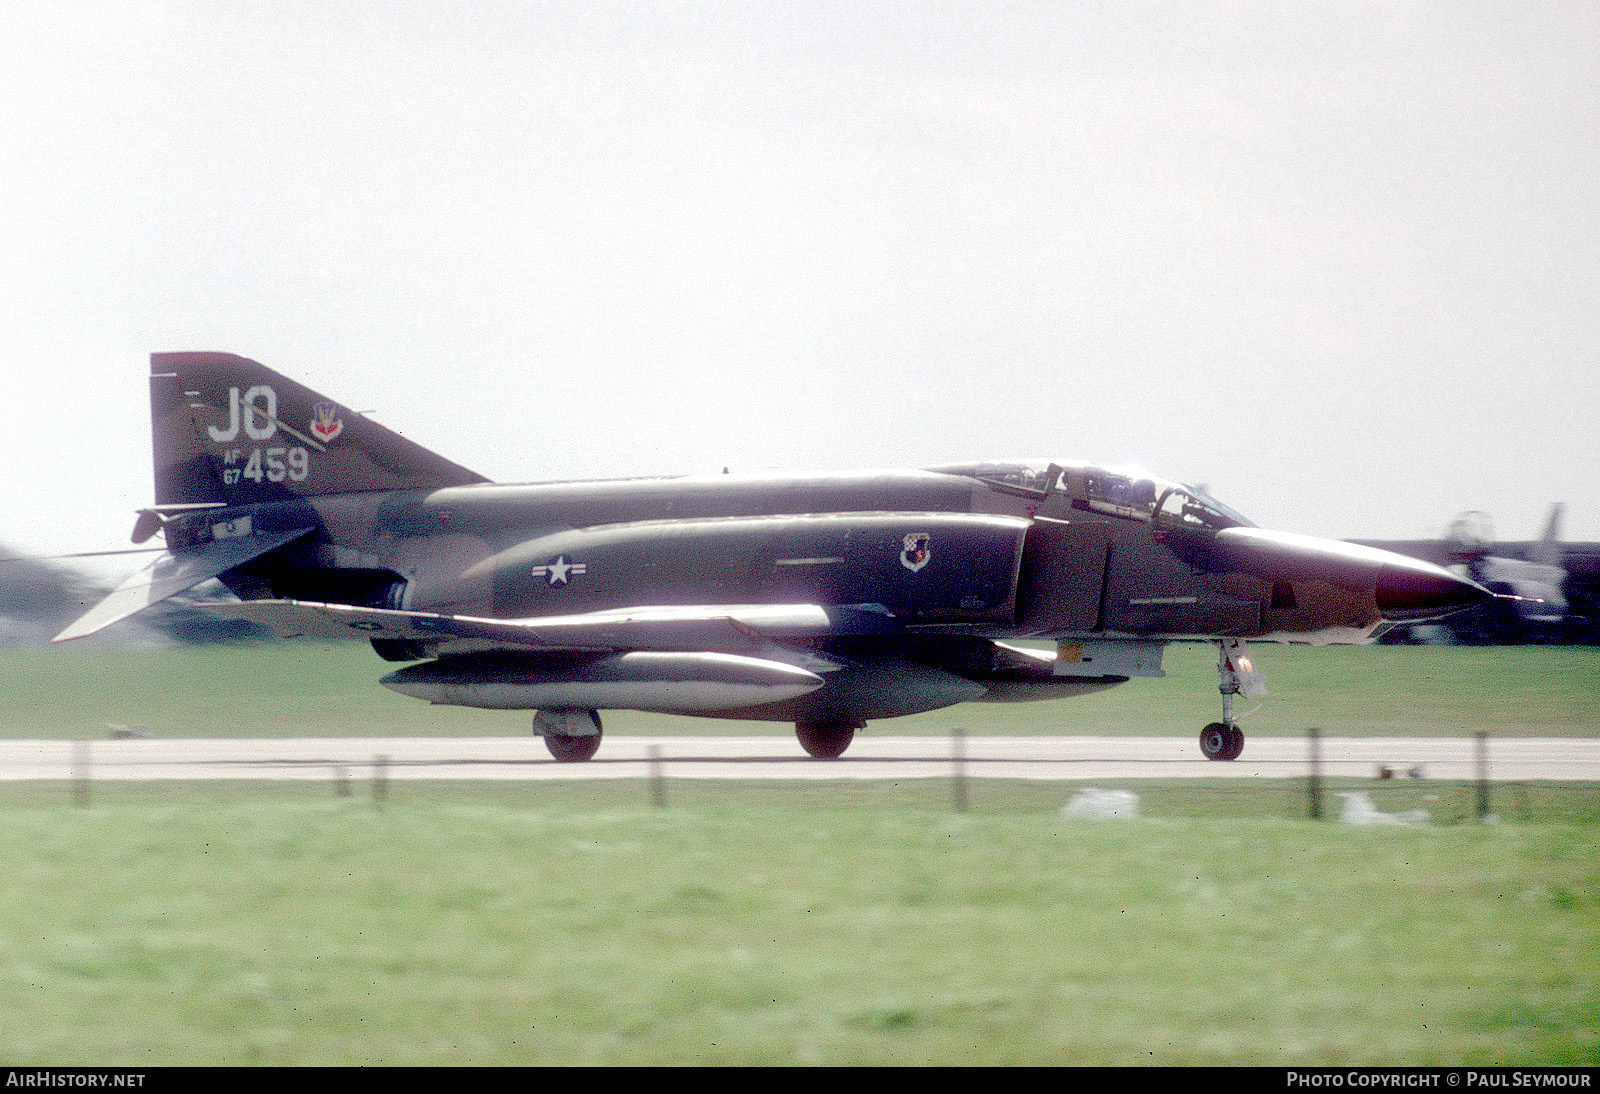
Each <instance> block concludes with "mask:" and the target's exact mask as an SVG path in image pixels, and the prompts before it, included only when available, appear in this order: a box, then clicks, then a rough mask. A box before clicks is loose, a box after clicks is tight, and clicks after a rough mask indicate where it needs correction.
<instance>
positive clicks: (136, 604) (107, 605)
mask: <svg viewBox="0 0 1600 1094" xmlns="http://www.w3.org/2000/svg"><path fill="white" fill-rule="evenodd" d="M310 531H311V529H310V528H294V529H290V530H289V531H286V532H273V533H270V534H267V535H250V536H235V537H232V538H228V539H218V540H213V541H212V542H210V543H205V544H202V545H201V546H199V547H195V548H191V549H187V550H184V551H178V552H173V551H168V552H165V553H164V554H161V555H160V556H158V557H157V558H156V559H155V561H154V562H152V563H150V565H148V566H146V567H145V568H144V569H143V570H140V571H139V572H138V573H136V574H134V575H133V576H132V577H130V578H129V579H128V580H127V581H124V582H123V583H122V584H121V585H119V586H118V587H117V588H116V589H115V590H114V591H113V592H112V593H111V594H110V595H109V596H107V597H106V598H105V599H104V600H102V601H100V603H98V604H96V605H95V606H94V607H92V608H90V609H89V610H88V611H87V612H85V613H84V614H83V615H81V616H79V617H78V618H77V619H76V620H75V621H74V622H73V623H72V624H70V625H69V626H68V627H67V628H66V630H64V631H62V632H61V633H60V634H58V635H56V636H55V638H54V639H52V641H54V642H66V641H68V640H70V639H73V638H84V637H86V636H88V635H91V634H94V633H95V632H96V631H99V630H104V629H105V628H106V627H109V626H111V624H113V623H116V622H117V621H119V620H122V619H126V618H128V616H130V615H133V614H134V613H135V612H139V611H143V610H144V609H145V608H148V607H149V606H150V605H152V604H155V603H158V602H159V601H162V600H165V599H166V598H167V597H169V596H173V595H176V594H177V593H181V592H183V591H184V590H185V589H192V588H194V586H196V585H198V584H200V583H201V582H202V581H209V580H210V579H211V578H213V577H216V576H217V575H218V574H224V573H227V572H228V571H229V570H231V569H233V568H234V567H235V566H243V565H244V564H245V563H246V562H249V561H250V560H251V559H253V558H259V557H260V556H262V555H264V554H266V553H267V552H268V551H275V550H277V549H278V548H279V547H282V546H283V545H284V544H286V543H291V542H293V541H294V540H297V539H299V538H300V537H301V536H303V535H305V534H306V533H308V532H310Z"/></svg>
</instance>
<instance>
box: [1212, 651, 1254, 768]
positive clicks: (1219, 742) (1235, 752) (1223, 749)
mask: <svg viewBox="0 0 1600 1094" xmlns="http://www.w3.org/2000/svg"><path fill="white" fill-rule="evenodd" d="M1217 681H1218V690H1219V691H1221V692H1222V721H1220V722H1212V723H1211V724H1210V725H1208V726H1206V728H1204V729H1202V730H1201V731H1200V752H1201V754H1202V755H1204V756H1205V758H1206V759H1208V760H1237V759H1238V758H1239V753H1241V752H1243V751H1244V731H1243V730H1241V729H1240V728H1239V726H1238V725H1237V724H1236V723H1235V722H1234V720H1233V697H1234V696H1235V695H1243V696H1245V697H1247V698H1250V699H1259V698H1261V697H1262V696H1264V695H1266V694H1267V683H1266V679H1265V678H1264V677H1263V676H1262V675H1261V674H1260V673H1259V672H1257V671H1256V667H1255V663H1254V662H1253V661H1251V660H1250V650H1249V648H1248V647H1247V646H1246V645H1245V644H1244V643H1243V642H1241V641H1239V640H1238V639H1237V638H1227V639H1224V640H1222V641H1221V642H1218V643H1217Z"/></svg>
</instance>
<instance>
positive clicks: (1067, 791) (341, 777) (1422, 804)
mask: <svg viewBox="0 0 1600 1094" xmlns="http://www.w3.org/2000/svg"><path fill="white" fill-rule="evenodd" d="M1476 748H1477V753H1478V761H1477V764H1476V767H1477V775H1476V777H1475V778H1471V779H1459V778H1458V779H1436V778H1428V777H1426V776H1425V773H1424V772H1423V770H1422V769H1421V768H1420V767H1410V768H1402V767H1390V766H1386V765H1382V764H1379V765H1376V766H1375V767H1374V768H1373V770H1372V772H1371V774H1370V775H1369V776H1363V777H1355V776H1351V775H1349V774H1328V773H1326V772H1325V771H1324V770H1323V767H1322V764H1321V762H1320V753H1321V749H1320V739H1319V734H1318V731H1316V730H1312V731H1310V733H1309V734H1308V736H1307V750H1308V755H1309V764H1308V770H1307V771H1306V773H1304V774H1300V775H1294V776H1290V777H1268V776H1257V777H1249V778H1239V777H1227V778H1222V777H1218V778H1196V777H1185V778H1170V777H1169V778H1162V777H1145V778H1107V779H1086V778H1077V777H1061V778H1054V777H1052V778H1043V779H1040V778H1027V779H1019V778H1008V777H1004V776H1001V777H995V776H993V775H992V774H985V773H983V761H981V760H974V759H973V758H972V757H971V755H970V753H969V748H968V742H967V740H966V735H965V733H964V732H963V731H961V730H957V731H955V732H954V733H953V734H952V736H951V739H950V742H949V749H948V753H947V755H946V756H944V757H943V758H938V759H927V760H925V761H923V766H922V768H921V770H920V771H919V772H918V774H917V775H916V776H915V777H912V778H898V777H894V778H891V777H883V778H872V777H868V778H865V779H862V778H860V777H853V778H846V777H845V771H844V770H843V769H834V770H837V771H838V775H839V777H838V778H837V779H835V778H818V771H819V769H818V768H816V767H815V766H813V765H812V764H810V763H808V762H807V761H800V762H801V763H802V764H804V765H805V771H806V777H805V778H803V779H801V778H794V777H790V776H791V774H792V773H793V772H795V771H796V768H795V766H794V765H795V762H796V761H795V760H794V759H792V758H787V759H777V758H767V759H765V760H764V759H762V758H755V759H750V760H743V761H739V762H741V763H753V764H759V765H762V766H766V765H767V764H770V765H771V767H772V770H771V773H770V774H764V776H763V777H759V778H754V779H729V778H710V777H706V776H705V775H704V774H703V764H704V762H705V761H704V759H703V758H699V759H696V758H693V757H686V756H679V757H670V756H668V755H667V754H666V752H665V750H664V749H663V747H662V746H661V745H658V744H651V745H649V746H647V748H646V754H645V758H644V762H643V765H642V771H641V770H640V765H639V764H638V763H632V764H630V765H628V766H629V767H630V771H629V773H626V774H623V775H620V776H619V775H617V774H616V773H614V772H608V773H607V777H606V778H604V779H603V780H601V779H598V778H596V779H593V780H589V779H585V765H560V766H561V767H562V768H563V769H564V772H563V773H564V774H565V773H566V772H567V771H570V775H571V777H570V778H565V779H561V780H550V779H539V780H533V779H532V778H531V773H532V772H533V771H534V770H535V769H542V770H544V771H548V770H549V769H550V767H551V765H550V762H549V761H536V760H532V759H529V760H527V761H525V762H521V763H519V764H513V765H502V766H503V767H505V766H509V767H511V768H512V770H511V771H510V777H509V778H508V777H507V771H506V770H504V769H502V770H500V771H498V772H496V774H497V775H498V776H499V777H497V778H495V779H494V780H492V781H484V780H482V778H481V777H482V776H483V774H484V769H483V766H482V764H483V761H481V760H466V759H460V760H458V761H454V763H452V761H450V760H448V759H442V760H441V759H439V758H437V757H436V758H433V759H430V760H429V761H428V762H427V763H428V770H429V771H430V772H438V771H441V770H444V771H448V772H449V773H448V774H443V775H440V774H431V775H429V776H427V778H426V780H424V779H421V778H419V776H418V772H417V768H416V766H415V763H416V762H415V761H412V762H407V761H399V762H397V761H396V760H394V759H393V758H392V757H390V756H388V755H385V754H382V753H374V754H373V755H372V757H371V759H370V760H369V761H366V762H351V761H348V760H347V761H342V762H300V763H297V764H291V763H289V762H288V761H285V762H283V763H281V764H279V765H277V767H276V769H275V770H273V771H270V772H269V771H268V770H267V766H265V765H264V766H263V767H262V768H261V769H260V770H261V778H260V779H259V780H257V782H258V784H259V783H268V784H269V785H276V786H278V787H280V788H282V787H284V786H286V785H288V784H287V783H286V782H285V781H284V776H285V769H286V768H292V769H293V771H292V775H293V781H294V782H296V783H298V784H299V785H300V786H301V787H302V788H304V787H306V786H308V785H309V786H313V787H314V786H317V785H319V784H321V785H325V786H326V787H328V788H331V789H330V791H325V792H331V794H332V795H333V796H334V797H338V798H351V799H355V798H365V799H370V800H371V801H372V802H373V803H375V804H380V805H381V804H383V803H385V802H387V801H389V800H390V799H391V798H393V797H395V796H397V791H396V786H397V779H396V776H397V774H398V775H400V776H403V777H405V785H406V786H407V787H416V786H417V785H418V784H419V783H420V782H422V781H430V782H432V783H435V784H445V783H448V784H453V785H459V786H463V787H464V786H469V785H477V786H479V787H480V788H484V787H488V786H491V785H492V786H494V787H495V788H496V792H497V793H511V794H519V793H520V794H522V795H524V796H530V795H531V796H534V797H537V798H538V799H541V800H546V801H548V800H556V799H559V798H561V797H563V796H565V797H568V798H572V797H574V796H573V795H571V794H565V795H564V794H563V793H562V792H561V791H559V790H557V789H556V788H557V787H561V786H568V787H570V786H583V787H588V788H589V790H590V792H591V795H592V793H594V792H598V789H597V788H598V787H600V786H601V785H602V784H604V786H605V790H604V794H605V796H607V797H609V798H622V799H624V800H626V799H628V798H629V797H631V798H633V799H634V800H643V801H647V802H648V803H649V804H650V805H651V806H653V807H655V808H660V809H666V808H669V807H671V806H673V805H684V804H691V803H694V802H698V801H706V800H715V799H717V798H723V799H726V798H728V797H729V796H730V795H732V794H733V793H735V791H733V790H732V789H730V788H731V787H734V786H740V787H742V788H744V789H745V790H748V789H749V788H751V787H761V788H765V790H764V791H763V792H767V793H800V794H806V795H810V796H813V797H815V798H817V799H819V800H833V801H836V802H848V801H852V800H857V799H862V798H870V799H871V800H873V801H877V802H884V801H888V802H891V803H897V804H899V805H902V806H915V807H919V808H927V807H936V808H940V809H948V810H949V811H951V812H955V813H967V812H974V811H979V812H1019V811H1020V812H1035V811H1038V810H1041V809H1058V810H1059V811H1061V812H1062V813H1064V814H1066V815H1070V816H1081V817H1087V818H1103V819H1130V818H1133V817H1179V818H1181V817H1221V818H1229V817H1232V818H1239V817H1250V816H1256V817H1263V816H1264V817H1281V818H1286V819H1287V818H1304V819H1310V820H1315V821H1327V822H1337V823H1343V824H1350V825H1362V826H1376V825H1458V824H1493V823H1563V824H1600V782H1591V781H1580V780H1574V781H1554V780H1545V779H1538V780H1519V781H1506V780H1496V779H1491V778H1490V770H1491V766H1490V763H1489V748H1490V742H1489V740H1488V735H1487V734H1479V735H1478V738H1477V740H1476ZM1113 758H1114V757H1107V759H1113ZM697 764H698V765H701V766H699V767H696V766H695V765H697ZM516 769H520V770H521V771H522V772H526V773H528V774H529V776H530V778H529V781H525V782H518V781H517V780H516V776H517V773H518V772H517V770H516ZM692 770H698V771H701V772H702V773H701V774H698V775H696V774H691V773H690V772H691V771H692ZM105 774H106V773H105V772H100V773H99V777H97V772H96V765H95V762H94V752H93V749H92V748H91V746H90V743H89V742H87V741H76V742H74V743H73V746H72V759H71V772H70V777H69V779H68V783H69V786H70V798H71V801H72V802H73V803H74V804H75V805H77V806H78V807H80V808H88V807H89V806H91V805H92V804H93V803H94V801H95V799H96V797H97V796H100V795H104V794H105V793H106V792H107V788H108V786H110V785H113V784H115V785H120V786H123V787H126V786H129V785H131V784H130V783H126V782H122V781H120V780H118V779H117V778H116V776H115V775H113V776H112V777H110V778H107V777H105ZM830 774H831V772H830ZM175 781H177V778H176V777H174V778H173V779H172V780H166V781H162V780H159V779H147V780H146V785H150V784H153V783H160V785H163V786H165V787H168V788H169V789H168V790H167V793H169V794H174V795H176V794H177V793H178V791H176V790H172V789H170V788H171V787H172V785H173V782H175ZM231 781H232V782H233V783H234V784H236V785H237V784H239V783H241V782H245V781H249V780H248V779H247V778H245V779H241V778H240V777H239V776H237V775H235V776H234V777H233V778H232V780H231ZM212 785H213V787H215V786H217V785H219V783H218V782H213V783H212ZM519 788H520V789H519ZM122 796H126V794H123V795H122Z"/></svg>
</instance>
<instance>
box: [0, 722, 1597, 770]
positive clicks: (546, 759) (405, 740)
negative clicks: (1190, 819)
mask: <svg viewBox="0 0 1600 1094" xmlns="http://www.w3.org/2000/svg"><path fill="white" fill-rule="evenodd" d="M1318 748H1319V751H1320V770H1321V773H1322V774H1323V775H1324V776H1327V777H1335V776H1357V777H1373V776H1375V775H1377V774H1378V773H1379V772H1380V770H1382V769H1387V770H1389V771H1391V772H1393V773H1394V774H1396V775H1398V776H1402V777H1403V776H1406V775H1410V774H1415V775H1417V776H1420V777H1425V778H1431V779H1476V778H1478V777H1479V776H1480V772H1481V773H1482V774H1485V775H1487V777H1488V778H1490V779H1492V780H1496V781H1512V782H1514V781H1524V780H1558V781H1589V782H1593V781H1600V738H1508V739H1505V740H1494V739H1490V740H1487V741H1485V742H1483V743H1482V744H1481V745H1480V742H1478V741H1477V740H1474V739H1453V738H1393V737H1373V738H1324V739H1321V740H1320V742H1319V743H1318ZM652 764H658V765H659V770H660V771H661V772H663V773H664V774H666V775H667V776H669V777H675V778H693V779H790V780H794V779H807V780H811V779H816V780H824V779H917V778H940V777H945V776H948V775H950V774H951V772H952V771H953V770H954V769H955V765H957V764H959V765H960V768H961V770H962V771H963V773H964V774H966V775H968V776H970V777H973V778H1003V779H1047V780H1083V779H1168V778H1213V779H1214V778H1262V779H1282V778H1292V777H1296V776H1304V775H1306V774H1308V773H1309V772H1310V770H1311V744H1310V742H1309V741H1308V740H1306V739H1303V738H1284V737H1279V738H1271V737H1264V738H1260V739H1253V740H1250V741H1248V742H1247V744H1246V746H1245V752H1244V755H1243V756H1241V757H1240V758H1239V759H1237V760H1235V761H1232V762H1214V761H1210V760H1206V759H1205V758H1204V757H1202V756H1201V755H1200V750H1199V745H1198V743H1197V742H1196V741H1195V740H1192V739H1178V738H1172V737H999V736H995V737H989V736H982V737H963V738H959V739H956V738H949V737H905V736H891V735H883V736H879V735H875V734H870V733H868V734H863V735H860V736H858V737H857V739H856V741H855V743H854V744H852V745H851V746H850V751H849V752H847V753H846V754H845V755H844V756H843V757H842V758H840V759H838V760H813V759H811V758H809V757H807V756H806V755H805V754H804V753H803V752H802V751H801V749H800V746H799V744H798V743H797V742H796V741H795V740H794V738H793V737H787V736H777V735H772V736H753V737H700V736H693V737H691V736H684V737H675V736H650V737H646V736H638V737H635V736H608V737H607V738H606V740H605V743H604V744H603V745H602V746H601V749H600V754H599V755H598V756H597V757H596V758H595V759H593V760H591V761H589V762H587V763H556V762H555V761H553V760H552V759H551V758H550V756H549V754H548V753H547V752H546V751H545V748H544V745H543V743H542V742H540V741H539V740H538V739H536V738H533V737H401V738H272V739H263V738H257V739H193V740H160V739H148V738H145V739H140V738H128V739H100V740H93V741H79V742H73V741H65V740H49V741H0V781H5V780H29V779H70V778H82V777H87V778H94V779H143V780H149V779H328V778H337V777H340V776H341V775H346V776H350V777H365V776H366V775H367V774H368V773H370V772H372V771H374V770H377V769H381V770H383V771H384V772H385V773H386V775H387V776H388V777H390V778H396V779H524V780H544V779H610V778H624V779H626V778H639V777H642V776H644V775H646V774H648V773H649V772H650V770H651V765H652Z"/></svg>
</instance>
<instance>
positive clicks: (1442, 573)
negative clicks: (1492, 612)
mask: <svg viewBox="0 0 1600 1094" xmlns="http://www.w3.org/2000/svg"><path fill="white" fill-rule="evenodd" d="M1376 592H1377V599H1378V611H1379V613H1380V614H1381V615H1382V616H1383V618H1384V619H1385V620H1387V621H1388V622H1390V623H1416V622H1419V621H1421V620H1424V619H1439V618H1442V617H1444V616H1447V615H1451V614H1453V613H1455V612H1459V611H1464V610H1465V609H1467V608H1471V607H1475V606H1477V605H1479V604H1482V603H1483V602H1484V601H1485V600H1492V599H1494V594H1493V593H1491V592H1490V591H1489V590H1488V589H1485V588H1484V587H1483V586H1482V585H1479V584H1478V583H1477V582H1475V581H1468V580H1467V579H1466V578H1463V577H1457V576H1456V575H1455V574H1452V573H1451V572H1450V571H1449V570H1444V569H1440V568H1439V567H1437V566H1427V567H1426V568H1423V567H1418V566H1384V567H1382V568H1381V569H1380V570H1379V571H1378V580H1377V589H1376Z"/></svg>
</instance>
